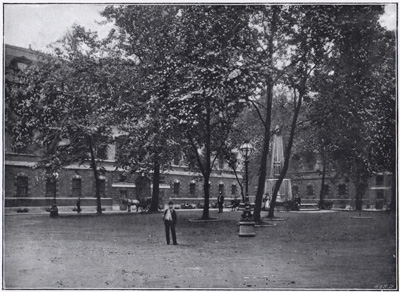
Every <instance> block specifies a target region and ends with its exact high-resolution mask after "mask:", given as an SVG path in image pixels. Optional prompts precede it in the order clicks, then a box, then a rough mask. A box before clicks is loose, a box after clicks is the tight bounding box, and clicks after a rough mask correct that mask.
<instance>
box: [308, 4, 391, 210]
mask: <svg viewBox="0 0 400 292" xmlns="http://www.w3.org/2000/svg"><path fill="white" fill-rule="evenodd" d="M332 9H333V11H332V15H334V19H335V20H336V22H335V30H336V36H335V38H334V39H333V40H332V43H333V48H334V50H333V54H332V56H331V58H330V59H329V62H327V63H326V64H325V66H324V67H322V68H321V69H320V70H319V72H317V74H316V83H315V88H317V91H318V94H317V95H316V99H315V101H314V104H313V110H312V111H311V115H310V116H311V119H312V120H313V125H314V127H315V128H317V129H321V131H325V132H326V133H329V137H328V138H327V139H325V140H321V141H320V142H321V143H322V147H324V148H327V147H328V148H329V149H330V151H329V153H330V155H331V159H332V160H333V161H336V162H337V166H338V169H337V171H339V173H341V174H342V175H343V176H347V177H349V178H350V179H351V180H352V181H353V183H354V185H355V188H356V196H355V197H356V209H357V210H361V208H362V199H363V196H364V193H365V191H366V189H367V186H368V178H369V177H370V176H371V175H372V174H373V173H374V171H376V170H377V166H378V164H377V159H376V156H375V155H374V153H378V152H384V153H386V154H385V155H389V156H391V155H393V152H391V151H390V150H389V149H390V148H392V149H393V145H394V139H393V138H394V135H393V128H391V127H390V126H389V127H383V128H381V127H380V126H378V124H380V123H379V121H382V120H385V121H388V122H389V123H388V125H390V124H391V125H394V115H393V112H390V111H391V110H390V109H389V110H388V109H387V106H388V105H389V104H391V105H393V102H394V87H393V84H394V83H395V82H394V75H393V73H389V72H390V68H393V67H391V66H393V65H390V64H393V63H392V62H393V57H394V51H393V50H390V49H388V48H387V47H386V45H385V44H384V43H383V42H384V41H387V40H390V39H393V36H391V37H390V34H388V33H386V32H385V31H384V29H383V28H381V27H380V25H379V23H378V20H379V17H380V15H381V14H382V13H383V8H382V7H381V6H345V7H341V6H340V7H334V8H332ZM391 43H392V44H393V41H391ZM381 64H384V65H381ZM378 68H379V69H378ZM386 74H388V75H386ZM382 101H383V102H382ZM383 112H385V114H383V116H381V115H382V113H383ZM384 123H386V122H384ZM381 125H382V124H381ZM390 128H391V129H390ZM379 131H382V133H385V132H386V133H390V135H388V137H390V138H389V139H388V140H386V141H390V140H391V141H392V142H388V143H387V144H386V145H388V148H387V149H385V150H383V149H382V148H381V149H379V147H378V149H376V148H375V147H376V146H377V145H378V144H380V143H381V142H377V141H382V142H383V141H384V140H380V139H377V138H378V136H377V135H376V134H377V133H378V132H379ZM383 144H385V142H383ZM381 145H382V144H381ZM389 145H391V146H389ZM385 148H386V147H385ZM382 150H383V151H382ZM386 150H389V151H386ZM392 157H393V156H392Z"/></svg>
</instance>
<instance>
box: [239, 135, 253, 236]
mask: <svg viewBox="0 0 400 292" xmlns="http://www.w3.org/2000/svg"><path fill="white" fill-rule="evenodd" d="M253 150H254V148H253V145H251V144H250V142H249V141H248V140H246V141H245V142H244V144H243V145H242V146H240V148H239V151H240V154H241V155H242V157H243V158H244V165H245V178H246V194H245V202H244V203H245V209H244V211H243V214H242V218H241V220H240V222H239V236H241V237H242V236H247V237H250V236H255V235H256V234H255V231H254V225H255V222H254V220H253V215H252V214H251V210H250V200H249V169H248V167H249V159H250V155H251V154H252V152H253Z"/></svg>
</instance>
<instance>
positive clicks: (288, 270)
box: [3, 210, 397, 290]
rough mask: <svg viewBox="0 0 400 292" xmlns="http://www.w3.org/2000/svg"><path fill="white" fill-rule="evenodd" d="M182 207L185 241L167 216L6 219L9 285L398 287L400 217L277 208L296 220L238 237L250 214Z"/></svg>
mask: <svg viewBox="0 0 400 292" xmlns="http://www.w3.org/2000/svg"><path fill="white" fill-rule="evenodd" d="M177 214H178V225H177V238H178V243H179V245H178V246H173V245H169V246H168V245H166V244H165V235H164V227H163V223H162V214H147V215H142V214H137V213H130V214H127V213H126V214H103V215H100V216H98V215H90V216H88V215H86V216H85V214H82V215H77V214H75V215H70V216H66V215H65V216H60V217H59V218H56V219H54V218H49V217H48V215H18V216H17V215H13V216H5V219H4V229H3V232H4V235H5V237H4V238H5V239H4V241H3V242H4V245H3V250H4V257H3V275H4V276H3V288H13V289H16V288H20V289H24V288H35V289H39V288H50V289H57V288H73V289H79V288H92V289H94V288H239V289H270V288H282V289H285V290H290V289H297V288H306V289H307V288H313V289H314V288H315V289H322V288H333V289H337V288H343V289H350V288H360V289H374V288H382V287H383V286H379V285H388V286H386V288H395V287H396V274H397V273H396V267H397V265H396V263H397V261H396V226H395V222H396V217H395V215H394V214H390V213H385V212H379V213H378V212H369V213H368V214H365V213H363V215H366V216H368V217H373V218H372V219H369V220H355V219H354V218H351V217H354V216H358V212H357V213H355V212H323V213H322V212H321V213H318V212H312V213H310V212H296V213H288V212H283V213H277V216H280V217H286V218H287V220H284V221H275V222H274V223H276V226H274V227H260V228H256V237H254V238H242V237H239V236H238V226H237V222H238V220H239V218H240V214H241V213H240V212H231V211H226V212H224V213H222V214H217V213H216V211H212V212H211V216H213V217H219V218H222V219H223V220H222V221H219V222H213V223H192V222H189V220H188V219H190V218H198V217H200V216H201V211H190V212H188V211H179V210H178V211H177Z"/></svg>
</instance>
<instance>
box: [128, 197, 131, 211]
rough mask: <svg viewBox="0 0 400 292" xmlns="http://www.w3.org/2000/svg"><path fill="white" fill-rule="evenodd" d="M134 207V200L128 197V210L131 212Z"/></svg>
mask: <svg viewBox="0 0 400 292" xmlns="http://www.w3.org/2000/svg"><path fill="white" fill-rule="evenodd" d="M131 209H132V200H131V199H128V212H131Z"/></svg>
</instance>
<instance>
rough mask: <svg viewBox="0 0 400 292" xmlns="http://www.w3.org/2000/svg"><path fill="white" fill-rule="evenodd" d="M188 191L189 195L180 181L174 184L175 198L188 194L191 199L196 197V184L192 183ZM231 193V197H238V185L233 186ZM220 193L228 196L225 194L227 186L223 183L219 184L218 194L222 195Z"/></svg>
mask: <svg viewBox="0 0 400 292" xmlns="http://www.w3.org/2000/svg"><path fill="white" fill-rule="evenodd" d="M186 191H188V193H185V190H184V189H182V187H181V183H180V182H178V181H176V182H174V186H173V194H174V196H175V197H179V196H181V195H183V196H186V195H187V194H189V196H190V197H194V196H196V183H195V182H190V184H189V189H188V190H186ZM230 191H231V192H230V195H231V196H236V195H237V185H236V184H232V185H231V190H230ZM220 192H222V193H223V194H224V195H227V194H225V185H224V184H223V183H220V184H218V193H220ZM210 194H212V185H211V184H210Z"/></svg>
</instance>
